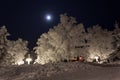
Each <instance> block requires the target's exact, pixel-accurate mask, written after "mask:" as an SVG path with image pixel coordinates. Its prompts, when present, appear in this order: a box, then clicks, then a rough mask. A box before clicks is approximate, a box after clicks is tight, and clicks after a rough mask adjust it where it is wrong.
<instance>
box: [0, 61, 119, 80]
mask: <svg viewBox="0 0 120 80" xmlns="http://www.w3.org/2000/svg"><path fill="white" fill-rule="evenodd" d="M0 80H120V66H119V65H116V64H114V65H96V64H89V63H81V62H69V63H56V64H46V65H39V64H35V65H21V66H7V67H3V66H0Z"/></svg>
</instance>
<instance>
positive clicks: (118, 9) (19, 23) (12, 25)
mask: <svg viewBox="0 0 120 80" xmlns="http://www.w3.org/2000/svg"><path fill="white" fill-rule="evenodd" d="M63 13H67V14H68V15H69V16H73V17H75V18H76V19H77V21H78V23H83V24H84V25H85V27H89V26H92V25H96V24H100V25H101V26H104V27H106V28H108V29H110V28H111V27H113V25H114V23H115V20H117V21H118V22H120V1H119V0H113V1H112V0H0V26H2V25H5V26H6V27H7V29H8V32H9V33H10V34H11V37H9V38H10V39H12V40H15V39H17V38H18V37H21V38H23V39H25V40H28V41H29V48H30V49H32V47H33V46H34V45H35V44H36V41H37V39H38V38H39V36H40V35H41V34H42V33H44V32H47V31H48V30H49V28H52V27H53V26H55V25H57V24H58V23H59V15H60V14H63ZM47 14H50V15H51V16H52V19H51V21H47V20H46V19H45V15H47Z"/></svg>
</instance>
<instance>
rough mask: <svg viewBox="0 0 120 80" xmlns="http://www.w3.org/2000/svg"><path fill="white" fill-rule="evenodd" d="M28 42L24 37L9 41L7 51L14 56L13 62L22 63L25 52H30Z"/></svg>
mask: <svg viewBox="0 0 120 80" xmlns="http://www.w3.org/2000/svg"><path fill="white" fill-rule="evenodd" d="M27 45H28V42H27V41H25V40H22V39H18V40H16V41H8V49H7V52H8V54H10V55H11V56H12V59H11V60H12V61H13V64H18V65H19V64H22V62H23V59H24V58H25V57H24V56H25V54H26V53H27V52H28V48H27Z"/></svg>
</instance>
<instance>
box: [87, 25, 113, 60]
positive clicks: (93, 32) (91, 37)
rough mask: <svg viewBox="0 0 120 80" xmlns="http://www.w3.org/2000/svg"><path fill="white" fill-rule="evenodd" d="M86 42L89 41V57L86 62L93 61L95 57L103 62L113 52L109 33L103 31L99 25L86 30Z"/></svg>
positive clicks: (111, 38)
mask: <svg viewBox="0 0 120 80" xmlns="http://www.w3.org/2000/svg"><path fill="white" fill-rule="evenodd" d="M88 41H89V43H88V44H89V45H90V46H89V48H88V52H89V57H88V61H93V59H95V58H96V57H99V58H100V60H101V61H105V60H106V59H107V58H108V57H109V54H111V53H112V52H114V48H113V44H112V43H113V41H114V39H113V37H112V33H111V31H107V30H103V29H102V27H100V26H99V25H96V26H93V27H92V28H89V29H88Z"/></svg>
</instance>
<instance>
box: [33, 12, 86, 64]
mask: <svg viewBox="0 0 120 80" xmlns="http://www.w3.org/2000/svg"><path fill="white" fill-rule="evenodd" d="M84 33H85V30H84V26H83V25H82V24H78V25H76V20H75V18H73V17H68V16H67V15H66V14H63V15H60V23H59V24H58V25H57V26H55V27H54V28H53V29H50V30H49V31H48V33H44V34H42V35H41V36H40V38H39V39H38V41H37V46H36V47H35V48H34V49H35V52H36V53H37V54H38V58H37V62H38V63H40V64H45V63H48V62H56V61H61V60H64V59H67V60H68V59H69V58H71V57H73V56H77V55H80V52H79V50H77V49H76V48H75V47H76V46H83V45H82V44H83V36H84Z"/></svg>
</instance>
